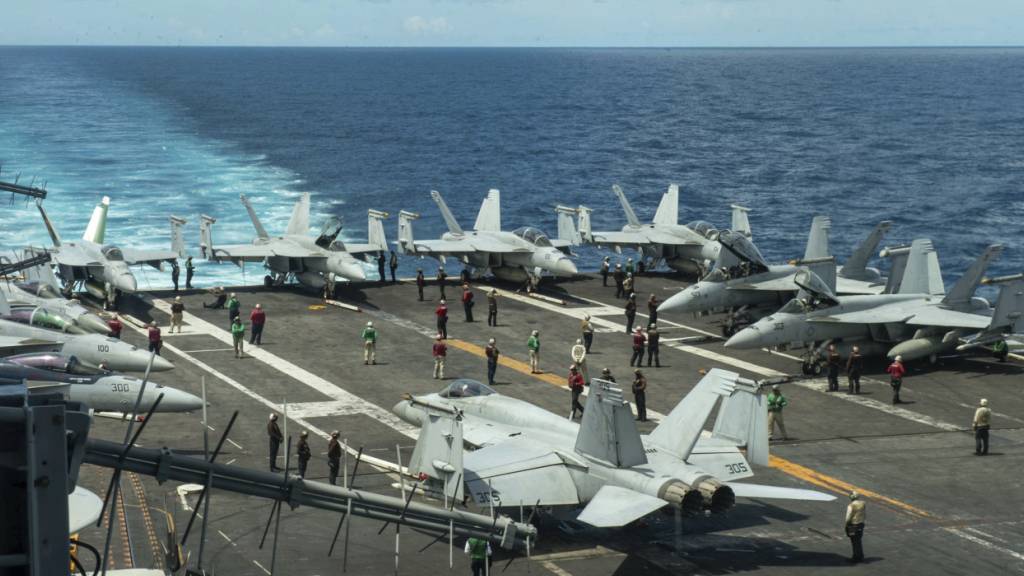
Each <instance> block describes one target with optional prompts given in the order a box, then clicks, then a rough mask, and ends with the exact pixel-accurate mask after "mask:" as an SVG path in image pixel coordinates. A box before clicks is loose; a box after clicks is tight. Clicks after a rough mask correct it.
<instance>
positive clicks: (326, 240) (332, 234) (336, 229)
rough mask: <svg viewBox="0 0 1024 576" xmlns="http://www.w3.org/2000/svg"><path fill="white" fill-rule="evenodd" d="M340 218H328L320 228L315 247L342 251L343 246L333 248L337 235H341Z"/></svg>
mask: <svg viewBox="0 0 1024 576" xmlns="http://www.w3.org/2000/svg"><path fill="white" fill-rule="evenodd" d="M341 227H342V225H341V218H338V217H337V216H329V217H328V218H327V219H326V220H324V223H323V224H322V225H321V226H320V236H318V237H317V239H316V245H317V246H320V247H321V248H330V249H331V250H344V249H345V246H344V244H340V243H339V244H340V246H337V247H336V246H335V242H334V240H335V238H337V237H338V234H341Z"/></svg>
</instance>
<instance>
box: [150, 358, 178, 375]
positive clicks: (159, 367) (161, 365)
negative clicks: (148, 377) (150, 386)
mask: <svg viewBox="0 0 1024 576" xmlns="http://www.w3.org/2000/svg"><path fill="white" fill-rule="evenodd" d="M173 369H174V364H171V361H170V360H168V359H166V358H164V357H163V356H156V357H154V358H153V368H152V371H153V372H166V371H168V370H173Z"/></svg>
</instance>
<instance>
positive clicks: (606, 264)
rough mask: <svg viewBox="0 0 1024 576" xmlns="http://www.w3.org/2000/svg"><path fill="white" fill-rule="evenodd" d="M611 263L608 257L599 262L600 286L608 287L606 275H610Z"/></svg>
mask: <svg viewBox="0 0 1024 576" xmlns="http://www.w3.org/2000/svg"><path fill="white" fill-rule="evenodd" d="M611 268H612V263H611V258H610V257H608V256H605V257H604V260H602V261H601V285H602V286H608V274H610V273H611Z"/></svg>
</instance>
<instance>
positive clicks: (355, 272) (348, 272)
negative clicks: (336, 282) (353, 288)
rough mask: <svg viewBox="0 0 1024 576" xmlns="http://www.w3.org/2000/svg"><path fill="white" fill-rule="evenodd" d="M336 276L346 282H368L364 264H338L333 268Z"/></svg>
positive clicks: (353, 262)
mask: <svg viewBox="0 0 1024 576" xmlns="http://www.w3.org/2000/svg"><path fill="white" fill-rule="evenodd" d="M331 271H332V272H334V275H335V276H340V277H341V278H344V279H345V280H348V281H352V282H361V281H363V280H366V271H365V270H363V266H362V264H360V263H358V262H355V261H351V262H349V261H345V262H336V263H335V264H334V266H333V270H331Z"/></svg>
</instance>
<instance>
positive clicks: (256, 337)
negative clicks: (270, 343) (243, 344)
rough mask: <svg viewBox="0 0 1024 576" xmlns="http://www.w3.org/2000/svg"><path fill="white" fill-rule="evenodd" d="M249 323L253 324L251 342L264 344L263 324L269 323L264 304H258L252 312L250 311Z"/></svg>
mask: <svg viewBox="0 0 1024 576" xmlns="http://www.w3.org/2000/svg"><path fill="white" fill-rule="evenodd" d="M249 323H250V324H252V335H251V336H249V344H256V345H257V346H259V345H261V344H263V326H264V325H265V324H266V323H267V313H266V312H264V311H263V306H262V305H260V304H257V305H256V307H255V308H253V309H252V312H251V313H249Z"/></svg>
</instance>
